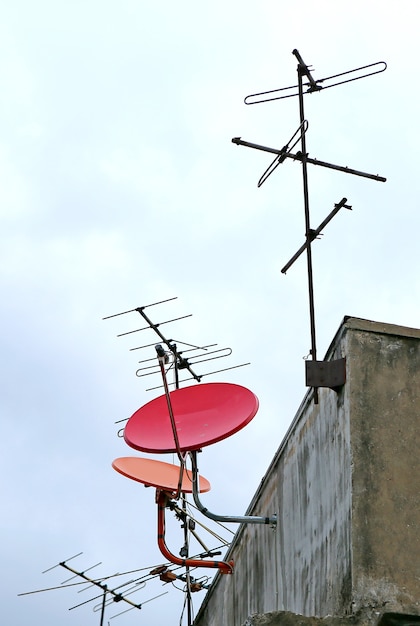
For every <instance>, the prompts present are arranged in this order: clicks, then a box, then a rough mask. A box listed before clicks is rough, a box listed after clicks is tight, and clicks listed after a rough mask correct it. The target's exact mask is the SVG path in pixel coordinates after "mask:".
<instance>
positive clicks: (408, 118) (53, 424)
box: [0, 0, 420, 626]
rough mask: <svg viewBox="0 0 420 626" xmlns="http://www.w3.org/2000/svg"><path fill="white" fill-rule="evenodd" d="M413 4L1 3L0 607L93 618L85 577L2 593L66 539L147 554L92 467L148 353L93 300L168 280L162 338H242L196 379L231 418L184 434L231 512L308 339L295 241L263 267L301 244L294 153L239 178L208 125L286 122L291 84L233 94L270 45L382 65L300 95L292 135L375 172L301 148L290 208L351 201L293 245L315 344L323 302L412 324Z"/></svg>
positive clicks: (241, 498)
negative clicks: (283, 95)
mask: <svg viewBox="0 0 420 626" xmlns="http://www.w3.org/2000/svg"><path fill="white" fill-rule="evenodd" d="M417 25H418V16H417V5H416V3H415V2H412V1H408V0H405V1H404V0H403V1H401V2H399V3H385V4H384V3H383V2H378V1H376V0H375V1H370V2H366V1H363V2H362V1H361V0H354V1H353V2H352V3H341V2H333V1H332V0H328V1H326V0H324V1H318V2H310V1H308V0H302V1H301V2H296V3H290V2H288V3H286V2H281V1H279V0H278V1H274V0H271V1H269V0H261V1H260V2H258V3H257V2H249V1H241V2H237V1H236V0H232V1H231V2H219V1H218V0H216V1H215V2H212V3H206V2H203V3H199V2H192V1H191V0H185V1H184V2H178V3H173V2H167V1H166V0H163V1H162V2H158V3H156V4H154V3H146V2H142V0H120V2H118V3H114V2H110V1H108V0H105V2H98V1H97V0H84V1H83V2H80V1H78V0H75V1H73V2H57V1H54V2H52V1H50V0H40V1H39V2H36V3H35V2H29V1H28V0H15V1H14V2H13V3H12V2H8V3H4V5H3V7H2V10H1V19H0V31H1V32H0V35H1V36H0V48H1V53H0V86H1V98H0V125H1V132H0V215H1V222H2V224H1V246H0V255H1V266H0V289H1V302H2V307H1V325H2V345H1V352H2V364H3V365H2V376H1V385H2V393H1V398H2V411H1V419H2V434H3V436H2V453H1V457H0V458H1V468H2V477H3V480H2V484H3V486H2V507H3V514H2V516H1V526H0V528H1V535H2V542H1V564H2V572H3V576H2V588H1V590H2V594H1V595H2V599H3V602H2V618H1V619H2V622H4V623H7V624H8V626H22V624H27V623H37V624H43V626H56V624H57V623H61V624H62V625H63V626H67V625H68V626H72V625H76V624H80V623H83V624H86V625H87V624H96V623H98V619H99V617H98V616H99V614H98V613H93V612H92V610H91V609H92V607H91V606H89V605H88V606H85V607H81V608H79V609H76V610H74V611H68V608H69V607H70V606H72V605H74V604H77V603H78V602H80V601H82V600H84V599H87V597H88V595H87V594H88V593H89V592H84V595H83V597H82V600H80V598H81V595H79V594H77V592H76V591H75V590H74V589H70V590H68V591H62V590H59V591H51V592H49V593H43V594H38V595H34V596H24V597H18V596H17V594H18V593H21V592H24V591H29V590H33V589H40V588H44V587H53V586H55V585H58V584H60V582H61V581H62V580H65V579H66V578H68V576H67V575H66V572H64V571H59V570H58V569H57V570H53V571H52V572H49V573H47V574H44V575H42V574H41V572H42V571H43V570H45V569H47V568H48V567H50V566H52V565H54V564H55V563H58V562H59V561H62V560H64V559H66V558H67V557H70V556H72V555H74V554H76V553H78V552H80V551H83V552H84V554H83V555H82V556H81V557H79V558H78V559H77V560H75V561H73V562H72V564H73V565H74V567H76V568H79V569H80V570H83V569H85V568H87V567H89V566H90V565H93V564H94V563H97V562H98V561H102V565H101V566H98V568H96V569H95V570H94V572H95V575H98V576H104V575H107V574H111V573H114V572H117V571H118V572H122V571H126V570H131V569H137V568H144V567H148V566H152V565H156V564H158V563H161V562H162V560H163V561H164V559H163V557H161V556H160V553H159V551H158V549H157V546H156V540H155V536H156V528H155V514H156V513H155V505H154V494H153V492H152V490H144V489H143V488H142V487H141V486H139V485H137V484H135V483H134V482H132V481H129V480H127V479H124V478H123V477H121V476H120V475H117V474H116V473H115V472H114V471H113V470H112V468H111V461H112V460H113V459H114V458H115V457H117V456H124V455H127V454H131V451H130V450H129V449H128V448H127V446H126V445H125V444H124V442H123V440H122V439H119V438H117V437H116V431H117V428H118V427H117V426H116V425H115V422H116V421H117V420H119V419H124V418H126V417H128V416H129V415H131V413H133V412H134V411H135V410H136V409H137V408H138V407H139V406H141V405H142V404H144V403H145V402H147V401H149V400H150V399H152V398H153V397H154V395H156V393H159V392H146V391H145V389H146V387H147V386H149V383H148V382H145V380H144V379H139V378H136V376H135V375H134V372H135V370H136V368H137V367H138V365H137V361H138V360H139V359H140V358H147V357H152V356H153V351H152V352H147V351H144V354H142V356H140V355H139V353H136V352H129V350H128V349H129V348H130V347H133V346H134V345H140V344H141V343H151V342H153V341H154V337H153V336H151V335H148V334H147V332H146V333H141V334H140V335H141V337H140V335H139V336H138V337H136V336H134V337H130V338H121V339H116V335H117V334H118V333H119V332H124V331H125V330H131V329H132V328H136V327H138V326H141V325H143V324H140V323H139V322H140V321H141V320H139V319H137V317H135V316H134V317H133V316H127V317H125V318H117V319H116V320H112V321H108V322H104V321H102V320H101V318H102V317H103V316H105V315H109V314H112V313H114V312H118V311H124V310H127V309H132V308H134V307H137V306H142V305H145V304H148V303H151V302H156V301H158V300H163V299H166V298H171V297H174V296H178V300H175V301H173V302H170V303H167V304H163V305H161V306H160V307H155V308H153V309H150V310H149V313H150V315H151V316H153V317H152V319H153V320H154V321H156V322H159V321H163V320H165V319H169V318H172V317H178V316H181V315H184V314H188V313H193V314H194V316H193V317H192V318H189V319H187V320H183V321H180V322H178V323H176V324H174V326H173V327H172V329H170V330H168V333H170V336H172V337H175V338H176V339H180V340H184V341H186V342H191V343H194V344H206V343H218V344H219V346H220V347H225V346H230V347H231V348H232V350H233V355H232V357H230V360H229V363H228V362H227V361H224V362H216V363H217V364H218V365H219V364H220V367H225V366H228V365H229V364H230V365H236V364H239V363H243V362H247V361H250V362H251V365H249V366H247V367H245V368H241V369H237V370H233V371H231V372H226V373H225V374H219V375H218V377H213V378H211V379H210V378H209V379H208V380H209V381H210V380H212V381H214V380H222V381H227V382H236V383H239V384H242V385H245V386H247V387H249V388H250V389H252V390H253V391H254V392H255V393H256V394H257V395H258V397H259V399H260V410H259V412H258V414H257V416H256V417H255V419H254V420H253V421H252V423H251V424H250V425H249V426H247V428H246V429H244V430H243V431H242V432H241V433H238V434H237V435H235V436H234V437H232V438H231V439H230V440H229V441H225V442H222V443H220V444H216V445H215V446H213V447H212V448H208V449H206V450H205V451H204V452H203V454H202V459H201V469H202V471H203V474H204V475H205V476H206V477H207V478H208V479H209V480H210V481H211V482H212V485H213V489H212V492H210V493H209V494H208V496H205V497H206V502H207V503H209V505H210V506H209V508H211V509H213V510H215V511H216V512H219V513H226V514H241V513H243V512H244V510H245V508H246V506H247V504H248V502H249V500H250V499H251V497H252V495H253V493H254V491H255V488H256V487H257V486H258V483H259V481H260V479H261V477H262V475H263V474H264V471H265V469H266V468H267V466H268V464H269V462H270V460H271V458H272V456H273V454H274V452H275V450H276V449H277V447H278V445H279V444H280V442H281V439H282V437H283V435H284V433H285V431H286V429H287V426H288V425H289V424H290V422H291V420H292V418H293V415H294V412H295V411H296V409H297V408H298V406H299V403H300V401H301V399H302V397H303V395H304V393H305V387H304V366H303V360H302V357H303V356H305V355H306V354H307V353H308V351H309V348H310V335H309V319H308V305H307V286H306V268H305V259H304V257H302V258H301V259H300V260H299V261H298V262H297V263H296V264H295V266H293V268H292V269H291V270H290V271H289V272H288V274H287V276H283V275H282V274H281V273H280V269H281V267H283V265H284V264H285V263H286V261H287V260H288V259H289V258H290V257H291V256H292V254H293V253H294V252H295V251H296V250H297V248H298V247H299V246H300V245H301V243H302V242H303V236H304V216H303V202H302V182H301V167H300V165H299V164H298V163H294V162H292V161H290V160H289V161H287V162H286V163H285V164H283V165H282V166H281V167H280V168H278V169H277V171H276V173H275V174H274V175H273V176H272V177H271V178H270V179H269V181H267V183H266V184H265V185H264V186H263V187H262V188H261V189H257V181H258V179H259V177H260V175H261V174H262V172H263V171H264V169H265V168H266V167H267V165H268V164H269V162H270V160H271V158H270V156H269V155H266V154H263V153H261V152H257V151H254V150H249V149H246V148H243V147H237V146H234V145H233V144H232V143H231V138H232V137H236V136H242V138H243V139H245V140H248V141H252V142H255V143H260V144H265V145H269V146H273V147H278V148H281V147H282V146H283V145H284V143H285V142H286V141H287V139H289V137H290V136H291V135H292V134H293V132H294V131H295V130H296V128H297V126H298V123H299V114H298V103H297V100H296V99H289V100H284V101H282V102H277V103H270V104H264V105H258V106H253V107H246V106H245V105H244V104H243V98H244V96H246V95H247V94H249V93H252V92H255V91H263V90H266V89H273V88H277V87H283V86H288V85H293V84H294V83H295V82H296V59H295V57H293V56H292V54H291V51H292V50H293V49H294V48H298V50H299V51H300V52H301V54H302V56H303V59H304V60H305V61H306V63H308V64H310V65H311V66H312V67H313V69H314V72H313V75H314V77H315V78H316V79H320V78H323V77H325V76H328V75H331V74H335V73H338V72H342V71H345V70H350V69H352V68H355V67H358V66H361V65H365V64H368V63H373V62H376V61H382V60H384V61H386V62H387V63H388V69H387V71H386V72H385V73H382V74H380V75H378V76H374V77H371V78H369V79H365V80H361V81H359V82H356V83H352V84H351V85H346V86H342V87H337V88H335V89H331V90H328V91H325V93H320V94H314V95H308V96H306V98H305V107H306V117H307V119H308V120H309V130H308V132H307V148H308V151H309V154H310V156H312V157H315V158H318V159H321V160H325V161H330V162H332V163H336V164H339V165H347V166H349V167H353V168H356V169H359V170H363V171H366V172H370V173H374V174H380V175H383V176H386V177H387V179H388V181H387V182H386V183H385V184H383V183H378V182H373V181H370V180H365V179H362V178H356V177H353V176H349V175H346V174H343V173H336V172H332V171H330V170H326V169H323V168H319V167H317V168H315V167H312V168H311V166H309V188H310V199H311V216H312V224H311V225H312V227H316V226H318V224H319V223H320V222H321V221H322V220H323V219H324V217H325V216H326V215H327V214H328V213H329V212H330V211H331V209H332V208H333V206H334V203H337V202H338V201H339V200H341V198H342V197H347V198H348V203H349V204H351V205H352V206H353V211H352V212H349V211H345V210H342V211H341V212H340V213H339V214H338V215H337V216H336V217H335V218H334V220H333V221H332V222H331V223H330V224H329V226H328V227H327V228H326V229H325V234H324V237H323V238H322V241H319V242H317V243H315V244H314V246H313V262H314V272H315V298H316V317H317V338H318V350H319V356H320V357H322V355H323V354H324V352H325V351H326V349H327V347H328V345H329V342H330V340H331V339H332V337H333V335H334V333H335V331H336V329H337V327H338V326H339V324H340V322H341V320H342V318H343V317H344V316H345V315H354V316H359V317H364V318H368V319H373V320H377V321H383V322H392V323H397V324H402V325H406V326H414V327H417V326H418V324H419V322H418V309H419V283H420V280H419V272H418V265H419V264H418V237H419V235H418V233H419V232H420V218H419V211H418V204H419V202H418V193H417V182H418V149H417V143H418V139H419V133H418V128H417V122H418V100H419V84H420V81H419V76H418V71H419V70H418V68H417V60H418V58H419V44H418V28H417ZM162 330H163V329H162ZM143 339H144V341H143ZM206 371H208V370H206ZM153 382H154V381H153ZM157 383H158V380H157V379H156V384H157ZM167 460H168V459H167ZM203 499H204V496H203ZM267 513H271V512H267ZM170 522H171V524H172V525H173V523H174V521H173V520H170ZM168 525H169V521H168ZM180 532H181V531H180V530H179V528H178V526H177V525H176V524H175V526H174V529H173V530H172V529H171V533H173V535H171V546H170V547H171V548H173V551H174V552H176V553H177V552H178V549H179V547H180V545H181V543H182V538H181V535H180ZM261 532H266V529H262V530H261ZM172 541H173V543H172ZM203 573H208V572H203ZM116 584H117V583H116ZM166 590H167V589H166V588H165V589H162V586H161V585H160V584H155V585H154V586H153V585H152V584H150V585H148V586H147V587H146V589H144V590H142V591H141V592H139V593H138V594H137V595H136V596H134V598H135V600H136V601H138V602H143V601H145V600H146V599H148V598H150V597H151V596H153V595H156V594H157V593H162V592H163V591H166ZM196 596H198V597H195V598H194V600H195V608H196V609H197V608H198V606H199V603H200V601H201V600H202V598H203V595H202V594H201V595H200V594H196ZM120 606H121V605H118V607H117V608H118V610H122V609H120ZM181 606H182V593H181V592H179V591H177V590H172V591H171V593H170V594H168V595H166V596H165V597H164V598H160V599H157V600H155V601H154V602H151V603H150V604H146V605H145V606H144V608H143V609H142V611H141V613H140V614H138V613H137V612H133V611H132V612H130V613H128V614H126V615H124V616H121V617H120V618H118V621H117V620H115V622H113V621H111V623H116V622H117V623H120V624H121V625H122V626H123V625H125V624H126V625H127V626H130V625H131V624H134V623H140V622H141V620H143V621H144V623H147V624H148V625H150V626H157V625H160V624H162V623H163V619H165V620H166V622H168V620H169V619H170V620H171V623H173V624H177V623H178V622H179V615H180V612H181ZM116 612H117V610H116V609H115V608H114V607H111V609H110V610H109V611H108V613H107V618H108V619H109V617H111V616H112V615H113V614H115V613H116ZM135 613H137V614H135ZM168 623H169V622H168Z"/></svg>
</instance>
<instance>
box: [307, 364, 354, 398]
mask: <svg viewBox="0 0 420 626" xmlns="http://www.w3.org/2000/svg"><path fill="white" fill-rule="evenodd" d="M305 374H306V386H307V387H316V388H318V387H328V388H329V389H333V390H334V391H336V392H338V391H339V390H340V389H341V387H342V386H343V385H344V383H345V382H346V359H345V357H344V358H342V359H336V360H335V361H309V360H308V361H305Z"/></svg>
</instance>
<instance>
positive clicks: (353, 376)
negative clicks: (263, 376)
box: [194, 318, 420, 626]
mask: <svg viewBox="0 0 420 626" xmlns="http://www.w3.org/2000/svg"><path fill="white" fill-rule="evenodd" d="M341 357H346V361H347V382H346V384H345V385H344V386H343V387H342V389H341V390H340V391H339V392H338V393H336V392H334V391H332V390H330V389H320V390H319V403H318V404H314V402H313V394H312V392H311V391H309V392H308V394H307V395H306V397H305V399H304V401H303V403H302V405H301V407H300V409H299V411H298V413H297V415H296V417H295V419H294V420H293V423H292V425H291V427H290V429H289V431H288V433H287V435H286V437H285V439H284V441H283V443H282V444H281V446H280V448H279V450H278V452H277V454H276V455H275V457H274V459H273V461H272V464H271V465H270V467H269V469H268V471H267V473H266V476H265V477H264V479H263V481H262V483H261V485H260V488H259V489H258V491H257V493H256V494H255V496H254V498H253V500H252V502H251V505H250V507H249V509H248V514H255V515H271V514H273V513H275V512H276V513H277V515H278V526H277V528H276V529H274V530H273V529H270V528H267V527H263V526H260V525H251V524H248V525H243V526H241V528H240V529H239V531H238V533H237V535H236V537H235V540H234V542H233V544H232V547H231V549H230V552H229V555H228V558H229V559H230V558H233V559H234V561H235V573H234V574H233V575H232V576H217V577H216V579H215V581H214V584H213V586H212V588H211V589H210V590H209V592H208V594H207V596H206V598H205V600H204V602H203V605H202V607H201V609H200V612H199V614H198V616H197V618H196V620H195V622H194V624H195V626H216V625H217V626H221V625H225V624H226V625H229V626H242V625H243V624H244V623H245V620H246V619H247V617H248V616H249V615H252V614H264V613H268V612H272V611H290V612H293V613H297V614H302V615H306V616H326V615H334V616H342V615H356V614H362V613H363V612H365V613H366V612H369V611H370V612H371V613H372V612H373V613H375V614H376V613H378V614H380V613H381V612H383V611H385V610H386V611H393V610H395V611H400V612H403V613H404V612H408V613H413V614H418V613H420V604H419V602H420V536H419V527H420V507H419V500H420V471H419V470H420V454H419V453H418V451H419V444H420V435H419V422H420V419H419V418H420V331H418V330H414V329H406V328H403V327H395V326H391V325H386V324H378V323H374V322H368V321H366V320H360V319H356V318H347V319H346V320H345V321H344V322H343V324H342V325H341V327H340V329H339V331H338V333H337V335H336V337H335V339H334V341H333V343H332V345H331V348H330V350H329V352H328V354H327V357H326V358H327V359H328V360H330V359H335V358H341Z"/></svg>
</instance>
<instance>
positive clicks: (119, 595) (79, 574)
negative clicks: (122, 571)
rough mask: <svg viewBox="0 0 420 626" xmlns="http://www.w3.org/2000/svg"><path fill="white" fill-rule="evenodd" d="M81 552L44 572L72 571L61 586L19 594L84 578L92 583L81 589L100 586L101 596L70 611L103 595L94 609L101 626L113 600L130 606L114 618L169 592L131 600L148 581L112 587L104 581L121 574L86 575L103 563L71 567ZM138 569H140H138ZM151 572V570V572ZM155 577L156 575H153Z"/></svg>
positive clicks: (61, 587) (66, 585) (81, 603)
mask: <svg viewBox="0 0 420 626" xmlns="http://www.w3.org/2000/svg"><path fill="white" fill-rule="evenodd" d="M81 554H83V552H79V553H78V554H75V555H74V556H72V557H70V558H68V559H66V560H65V561H61V562H60V563H57V564H56V565H53V566H52V567H49V568H48V569H46V570H44V571H43V572H42V573H43V574H45V573H47V572H50V571H51V570H53V569H55V568H56V567H60V566H61V567H63V568H64V569H66V570H67V571H69V572H71V573H72V574H73V576H71V577H70V578H69V579H67V580H65V581H63V582H62V583H61V585H60V587H50V588H49V589H40V590H37V591H29V592H26V593H20V594H18V595H19V596H24V595H29V594H33V593H40V592H41V591H51V590H53V589H64V588H66V587H70V586H73V585H76V584H83V583H72V584H70V585H68V584H66V583H67V582H68V581H70V580H73V579H75V578H81V579H82V580H83V582H87V583H90V585H89V586H88V587H85V589H82V590H81V591H86V590H87V589H89V588H90V587H98V588H99V589H101V591H102V593H101V594H100V595H99V596H95V597H93V598H90V599H88V600H85V601H84V602H80V603H79V604H76V605H74V606H72V607H70V609H69V611H72V610H73V609H76V608H78V607H80V606H83V605H85V604H89V603H90V602H93V601H94V600H97V599H98V598H100V597H102V602H101V603H100V604H99V605H96V606H95V607H94V609H93V610H94V611H95V612H97V611H100V612H101V616H100V626H103V623H104V616H105V607H106V606H108V605H110V604H111V603H113V602H125V603H126V604H128V605H129V608H128V609H126V610H125V611H122V612H120V613H117V614H116V615H113V616H112V617H110V619H113V618H115V617H118V615H121V614H122V613H126V612H127V611H131V610H132V609H141V608H142V606H143V604H146V603H147V602H151V601H152V600H155V599H157V598H160V597H161V596H163V595H166V593H168V592H164V593H160V594H158V595H156V596H154V597H153V598H149V599H147V600H144V601H143V602H142V603H136V602H133V601H132V600H129V599H128V598H127V595H130V594H132V593H135V591H140V590H141V589H143V588H144V586H145V585H146V582H144V584H143V583H142V584H139V585H138V587H137V589H136V590H135V591H133V590H132V589H133V588H132V587H131V588H129V590H127V592H126V591H122V590H121V589H122V587H125V586H127V585H130V584H132V583H134V582H135V581H133V580H131V581H128V582H125V583H123V584H122V585H120V586H119V587H115V588H114V589H111V588H110V587H109V586H108V585H107V584H106V583H105V582H104V581H106V580H108V579H110V578H114V577H115V576H118V575H119V574H114V575H113V576H104V577H102V578H99V579H94V578H90V576H87V575H86V572H88V571H90V570H92V569H93V568H94V567H97V565H100V564H101V563H97V564H96V565H92V566H91V567H89V568H87V569H85V570H83V571H79V570H76V569H74V568H73V567H70V565H68V562H69V561H71V560H72V559H75V558H76V557H78V556H80V555H81ZM136 571H138V570H136ZM150 574H151V572H150ZM153 577H154V575H153ZM107 596H110V598H109V599H108V600H107Z"/></svg>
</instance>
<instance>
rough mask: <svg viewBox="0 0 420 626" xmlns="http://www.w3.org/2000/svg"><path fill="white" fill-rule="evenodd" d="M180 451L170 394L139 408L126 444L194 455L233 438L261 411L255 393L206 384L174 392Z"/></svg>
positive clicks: (229, 385) (126, 434) (232, 386)
mask: <svg viewBox="0 0 420 626" xmlns="http://www.w3.org/2000/svg"><path fill="white" fill-rule="evenodd" d="M169 395H170V403H171V405H172V411H173V415H174V420H175V427H176V433H177V436H178V440H179V450H177V447H176V445H175V441H174V432H173V429H172V426H171V420H170V415H169V410H168V401H167V398H166V395H162V396H159V397H158V398H155V399H154V400H152V401H151V402H148V403H147V404H145V405H144V406H142V407H141V408H140V409H138V410H137V411H136V412H135V413H134V414H133V415H132V416H131V417H130V419H129V420H128V422H127V424H126V426H125V429H124V439H125V441H126V443H127V444H128V445H129V446H131V447H132V448H135V449H136V450H141V451H142V452H150V453H162V452H177V451H178V452H179V451H182V452H190V451H193V450H199V449H200V448H203V447H204V446H208V445H210V444H212V443H216V442H217V441H221V440H222V439H226V438H227V437H230V436H231V435H233V434H234V433H236V432H238V431H239V430H241V429H242V428H244V426H246V425H247V424H248V422H250V421H251V420H252V418H253V417H254V415H255V414H256V413H257V411H258V398H257V397H256V395H255V394H254V393H252V391H250V390H249V389H246V388H245V387H242V386H240V385H235V384H232V383H206V384H201V385H194V386H191V387H184V388H182V389H176V390H175V391H171V392H170V394H169Z"/></svg>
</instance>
